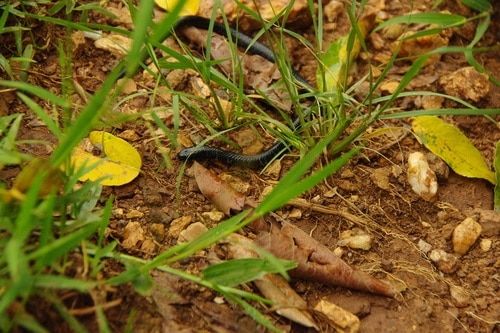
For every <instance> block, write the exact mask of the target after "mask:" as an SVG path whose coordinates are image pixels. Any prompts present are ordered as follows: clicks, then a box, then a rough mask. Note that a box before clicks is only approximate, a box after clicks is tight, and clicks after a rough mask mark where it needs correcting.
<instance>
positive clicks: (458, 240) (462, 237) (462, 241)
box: [451, 217, 483, 255]
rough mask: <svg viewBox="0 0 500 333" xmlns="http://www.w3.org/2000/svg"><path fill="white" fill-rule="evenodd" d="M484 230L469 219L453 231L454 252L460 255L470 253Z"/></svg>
mask: <svg viewBox="0 0 500 333" xmlns="http://www.w3.org/2000/svg"><path fill="white" fill-rule="evenodd" d="M482 230H483V228H482V227H481V225H480V224H479V223H477V222H476V221H475V220H474V219H472V218H470V217H468V218H466V219H465V220H463V221H462V222H461V223H460V224H459V225H457V226H456V227H455V229H453V233H452V235H451V241H452V243H453V251H455V253H458V254H460V255H464V254H466V253H467V252H469V249H470V248H471V247H472V245H474V243H475V242H476V241H477V239H478V238H479V236H480V235H481V231H482Z"/></svg>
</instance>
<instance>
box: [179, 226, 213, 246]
mask: <svg viewBox="0 0 500 333" xmlns="http://www.w3.org/2000/svg"><path fill="white" fill-rule="evenodd" d="M207 231H208V228H207V227H206V226H205V225H204V224H203V223H201V222H195V223H193V224H191V225H189V226H188V227H187V228H186V229H185V230H182V231H181V233H180V235H179V238H178V241H179V243H185V242H191V241H193V240H195V239H196V238H198V237H200V236H201V235H203V234H204V233H205V232H207Z"/></svg>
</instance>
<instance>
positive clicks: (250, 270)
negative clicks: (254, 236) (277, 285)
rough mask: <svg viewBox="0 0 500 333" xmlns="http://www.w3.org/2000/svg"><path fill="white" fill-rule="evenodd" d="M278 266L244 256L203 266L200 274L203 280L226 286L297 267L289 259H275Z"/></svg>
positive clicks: (264, 260)
mask: <svg viewBox="0 0 500 333" xmlns="http://www.w3.org/2000/svg"><path fill="white" fill-rule="evenodd" d="M276 263H277V264H278V267H277V266H276V265H275V264H274V263H271V262H269V261H268V260H267V259H264V258H244V259H234V260H230V261H226V262H223V263H220V264H215V265H211V266H209V267H207V268H205V269H204V270H203V271H202V272H201V274H202V276H203V278H204V279H205V280H208V281H211V282H214V283H217V284H220V285H223V286H228V287H233V286H237V285H240V284H243V283H247V282H250V281H253V280H255V279H257V278H260V277H262V276H263V275H265V274H268V273H278V272H281V271H283V270H290V269H293V268H295V267H297V263H296V262H294V261H289V260H282V259H278V260H276Z"/></svg>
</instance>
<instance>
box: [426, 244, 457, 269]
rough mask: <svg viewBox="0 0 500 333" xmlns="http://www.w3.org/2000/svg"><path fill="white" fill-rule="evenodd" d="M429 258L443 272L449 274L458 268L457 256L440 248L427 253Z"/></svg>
mask: <svg viewBox="0 0 500 333" xmlns="http://www.w3.org/2000/svg"><path fill="white" fill-rule="evenodd" d="M429 258H430V259H431V260H432V262H434V264H435V265H436V267H437V268H438V269H439V270H440V271H441V272H443V273H447V274H451V273H453V272H455V271H456V270H457V269H458V258H457V257H455V256H454V255H453V254H450V253H447V252H445V251H443V250H441V249H436V250H432V251H431V252H430V253H429Z"/></svg>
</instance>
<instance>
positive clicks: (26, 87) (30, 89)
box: [0, 80, 70, 108]
mask: <svg viewBox="0 0 500 333" xmlns="http://www.w3.org/2000/svg"><path fill="white" fill-rule="evenodd" d="M0 86H3V87H7V88H14V89H18V90H21V91H25V92H27V93H29V94H31V95H34V96H37V97H40V98H42V99H45V100H47V101H49V102H51V103H53V104H55V105H57V106H59V107H62V108H68V107H69V106H70V101H69V100H67V99H65V98H61V97H59V96H57V95H55V94H53V93H51V92H49V91H47V90H45V89H43V88H41V87H39V86H35V85H32V84H29V83H25V82H19V81H6V80H0Z"/></svg>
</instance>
